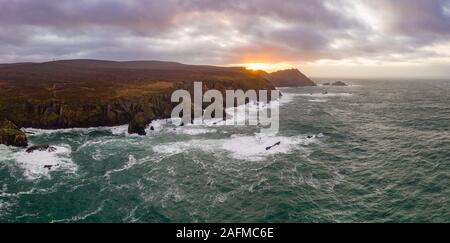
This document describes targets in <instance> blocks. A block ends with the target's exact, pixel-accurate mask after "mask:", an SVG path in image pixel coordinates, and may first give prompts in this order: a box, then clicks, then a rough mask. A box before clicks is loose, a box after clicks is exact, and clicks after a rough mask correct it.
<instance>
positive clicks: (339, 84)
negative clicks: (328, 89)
mask: <svg viewBox="0 0 450 243" xmlns="http://www.w3.org/2000/svg"><path fill="white" fill-rule="evenodd" d="M322 85H323V86H348V85H347V84H346V83H344V82H343V81H336V82H334V83H324V84H322Z"/></svg>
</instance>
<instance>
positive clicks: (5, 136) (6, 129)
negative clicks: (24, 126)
mask: <svg viewBox="0 0 450 243" xmlns="http://www.w3.org/2000/svg"><path fill="white" fill-rule="evenodd" d="M0 144H4V145H6V146H14V147H26V146H28V139H27V136H26V135H25V133H24V132H23V131H21V130H20V129H19V128H18V127H17V126H16V125H15V124H14V123H12V122H10V121H9V120H6V119H4V120H0Z"/></svg>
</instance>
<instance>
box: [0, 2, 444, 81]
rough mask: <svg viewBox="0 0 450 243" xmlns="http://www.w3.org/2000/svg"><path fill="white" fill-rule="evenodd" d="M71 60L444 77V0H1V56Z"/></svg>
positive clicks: (4, 59) (2, 59)
mask: <svg viewBox="0 0 450 243" xmlns="http://www.w3.org/2000/svg"><path fill="white" fill-rule="evenodd" d="M75 58H93V59H110V60H136V59H138V60H170V61H179V62H184V63H190V64H214V65H237V64H239V65H241V64H245V65H247V66H248V67H253V68H263V69H267V70H269V71H270V70H274V69H280V68H286V67H298V68H300V69H302V70H303V71H304V72H305V73H306V74H309V75H311V76H315V77H450V71H448V70H450V0H370V1H369V0H323V1H318V0H279V1H274V0H220V1H219V0H0V62H2V63H9V62H22V61H48V60H53V59H75Z"/></svg>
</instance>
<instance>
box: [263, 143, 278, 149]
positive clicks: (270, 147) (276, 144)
mask: <svg viewBox="0 0 450 243" xmlns="http://www.w3.org/2000/svg"><path fill="white" fill-rule="evenodd" d="M280 144H281V142H277V143H275V144H274V145H272V146H269V147H266V150H270V149H272V148H273V147H275V146H278V145H280Z"/></svg>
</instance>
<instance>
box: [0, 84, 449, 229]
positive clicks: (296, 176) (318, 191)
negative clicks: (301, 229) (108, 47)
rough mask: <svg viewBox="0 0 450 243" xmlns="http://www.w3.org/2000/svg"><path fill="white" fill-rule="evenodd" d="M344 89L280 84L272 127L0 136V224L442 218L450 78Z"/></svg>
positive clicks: (164, 126)
mask: <svg viewBox="0 0 450 243" xmlns="http://www.w3.org/2000/svg"><path fill="white" fill-rule="evenodd" d="M349 84H350V86H348V87H325V86H324V87H320V86H319V87H307V88H280V90H281V92H282V94H283V97H282V98H281V100H280V104H281V107H280V131H279V133H278V134H276V135H264V134H260V133H259V129H258V127H255V126H238V127H236V126H223V125H220V124H216V125H214V124H209V125H202V126H184V127H175V126H173V125H171V124H170V122H169V121H167V120H160V121H155V122H154V123H153V124H152V125H153V126H154V128H155V131H150V130H148V135H147V136H144V137H139V136H132V135H128V134H127V132H126V131H127V126H118V127H100V128H88V129H63V130H39V129H26V131H27V132H29V133H30V134H29V135H28V136H29V142H30V143H31V144H50V145H52V146H54V147H55V148H56V151H53V152H47V151H35V152H34V153H31V154H29V153H26V152H25V151H24V150H23V149H19V148H12V147H6V146H3V145H0V222H449V221H450V130H449V129H450V81H445V80H441V81H439V80H353V81H349ZM323 90H327V92H328V93H326V94H324V93H323ZM276 142H280V145H279V146H275V147H273V148H272V149H270V150H266V149H265V148H266V147H267V146H270V145H273V144H274V143H276ZM44 165H52V166H53V167H52V169H51V170H49V169H47V168H44Z"/></svg>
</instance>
